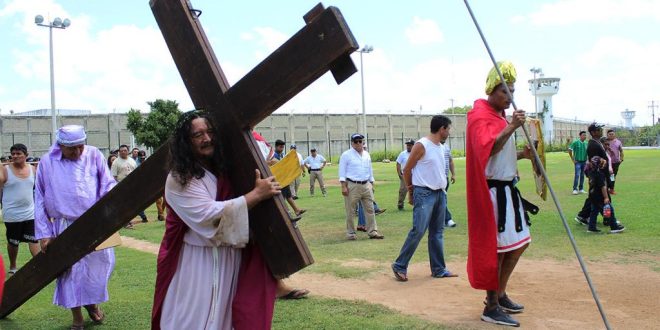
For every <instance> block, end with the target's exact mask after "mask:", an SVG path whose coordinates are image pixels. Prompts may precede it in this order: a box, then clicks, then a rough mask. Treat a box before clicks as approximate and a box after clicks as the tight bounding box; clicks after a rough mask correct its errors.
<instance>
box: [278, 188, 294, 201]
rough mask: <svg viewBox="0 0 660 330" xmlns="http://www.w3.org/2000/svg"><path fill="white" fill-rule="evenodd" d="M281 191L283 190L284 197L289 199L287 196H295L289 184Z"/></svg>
mask: <svg viewBox="0 0 660 330" xmlns="http://www.w3.org/2000/svg"><path fill="white" fill-rule="evenodd" d="M280 191H281V192H282V197H284V199H287V198H290V197H292V196H293V195H291V189H289V186H286V187H284V188H282V189H281V190H280Z"/></svg>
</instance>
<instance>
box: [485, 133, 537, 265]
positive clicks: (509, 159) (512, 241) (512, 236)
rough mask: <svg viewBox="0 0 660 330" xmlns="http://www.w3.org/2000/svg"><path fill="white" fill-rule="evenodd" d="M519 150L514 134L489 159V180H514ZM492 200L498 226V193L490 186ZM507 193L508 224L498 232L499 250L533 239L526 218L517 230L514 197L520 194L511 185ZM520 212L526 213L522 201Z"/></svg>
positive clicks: (521, 244) (520, 245)
mask: <svg viewBox="0 0 660 330" xmlns="http://www.w3.org/2000/svg"><path fill="white" fill-rule="evenodd" d="M517 160H518V152H517V151H516V143H515V141H514V138H513V135H512V136H511V137H509V139H508V140H507V141H506V143H505V144H504V148H502V150H500V152H498V153H496V154H495V155H492V156H490V159H488V166H486V178H487V179H488V180H499V181H512V180H513V179H514V178H515V176H516V174H517V172H518V163H517ZM489 190H490V200H491V203H492V204H493V212H494V213H495V224H496V225H495V227H496V228H497V223H498V220H497V215H498V208H497V193H496V190H497V189H496V188H490V189H489ZM504 192H505V194H506V207H507V210H506V224H505V225H504V228H505V229H504V231H503V232H501V233H499V232H498V233H497V252H498V253H503V252H509V251H513V250H516V249H519V248H521V247H523V246H524V245H525V244H528V243H530V242H531V241H532V237H531V236H530V233H529V226H528V225H527V222H525V219H522V231H520V232H517V231H516V218H515V213H514V212H515V209H514V207H513V198H518V195H513V194H512V193H511V189H509V187H505V188H504ZM519 203H520V204H519V209H520V210H519V212H520V214H524V212H525V211H524V209H523V206H522V201H520V202H519Z"/></svg>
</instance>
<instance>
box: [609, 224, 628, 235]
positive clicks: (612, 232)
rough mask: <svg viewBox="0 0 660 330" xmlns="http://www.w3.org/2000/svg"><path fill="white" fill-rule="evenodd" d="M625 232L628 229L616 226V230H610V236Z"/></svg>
mask: <svg viewBox="0 0 660 330" xmlns="http://www.w3.org/2000/svg"><path fill="white" fill-rule="evenodd" d="M624 230H626V227H624V226H622V225H619V224H617V225H616V228H612V229H610V234H618V233H620V232H622V231H624Z"/></svg>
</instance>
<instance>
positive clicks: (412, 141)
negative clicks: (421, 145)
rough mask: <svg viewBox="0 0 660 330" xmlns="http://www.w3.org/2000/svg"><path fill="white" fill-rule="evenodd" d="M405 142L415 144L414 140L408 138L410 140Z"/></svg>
mask: <svg viewBox="0 0 660 330" xmlns="http://www.w3.org/2000/svg"><path fill="white" fill-rule="evenodd" d="M406 144H409V145H413V144H415V140H413V139H410V140H408V141H406Z"/></svg>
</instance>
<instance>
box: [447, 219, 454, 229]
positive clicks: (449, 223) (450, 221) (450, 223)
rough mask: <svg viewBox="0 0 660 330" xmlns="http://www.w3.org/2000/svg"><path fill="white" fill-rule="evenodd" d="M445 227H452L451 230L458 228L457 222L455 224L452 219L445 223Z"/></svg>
mask: <svg viewBox="0 0 660 330" xmlns="http://www.w3.org/2000/svg"><path fill="white" fill-rule="evenodd" d="M445 227H451V228H454V227H456V222H454V220H452V219H449V220H448V221H447V223H445Z"/></svg>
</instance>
